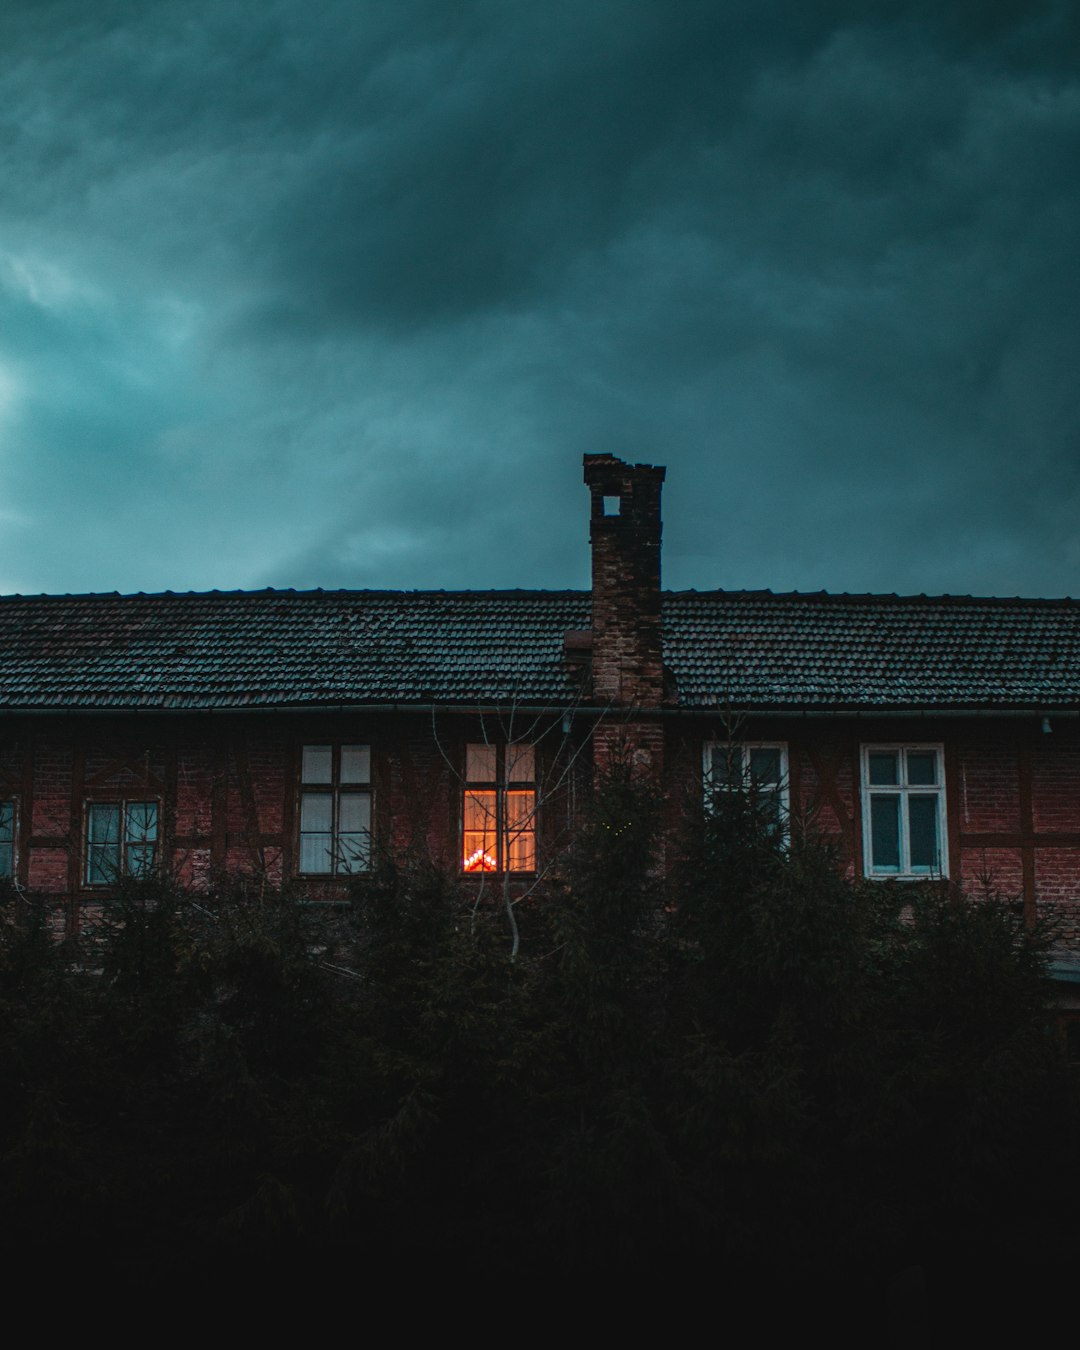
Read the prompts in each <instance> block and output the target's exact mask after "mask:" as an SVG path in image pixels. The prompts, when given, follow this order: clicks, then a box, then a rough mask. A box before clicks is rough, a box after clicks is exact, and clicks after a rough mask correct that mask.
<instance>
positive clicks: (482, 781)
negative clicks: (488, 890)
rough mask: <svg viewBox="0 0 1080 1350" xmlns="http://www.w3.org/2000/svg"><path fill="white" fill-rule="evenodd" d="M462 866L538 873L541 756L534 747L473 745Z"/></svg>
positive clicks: (468, 764) (467, 769)
mask: <svg viewBox="0 0 1080 1350" xmlns="http://www.w3.org/2000/svg"><path fill="white" fill-rule="evenodd" d="M461 815H462V832H461V838H462V845H461V866H462V870H463V871H465V872H535V871H536V752H535V750H534V748H533V746H531V745H522V744H513V745H467V746H466V747H465V792H464V801H463V805H462V813H461Z"/></svg>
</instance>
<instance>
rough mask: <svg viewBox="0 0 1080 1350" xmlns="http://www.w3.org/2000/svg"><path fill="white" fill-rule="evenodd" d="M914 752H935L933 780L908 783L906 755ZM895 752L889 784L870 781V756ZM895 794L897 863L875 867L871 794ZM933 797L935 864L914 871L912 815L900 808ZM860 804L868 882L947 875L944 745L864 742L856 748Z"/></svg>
mask: <svg viewBox="0 0 1080 1350" xmlns="http://www.w3.org/2000/svg"><path fill="white" fill-rule="evenodd" d="M912 751H914V752H915V753H916V754H933V755H934V775H935V781H934V782H933V783H909V782H908V781H907V778H908V769H907V756H908V754H909V753H910V752H912ZM889 753H894V754H896V755H897V757H898V758H897V778H898V780H900V781H898V782H897V783H895V784H892V783H871V782H870V756H871V755H876V754H889ZM875 796H876V797H896V798H898V800H899V802H900V804H901V808H902V809H901V810H900V811H899V814H898V821H899V826H898V843H897V848H898V858H899V866H898V869H897V870H896V871H895V872H888V871H881V870H875V868H874V847H873V842H874V841H873V813H872V799H873V798H874V797H875ZM930 796H933V797H935V798H936V801H937V807H936V810H935V813H934V825H935V830H936V835H937V838H936V845H937V865H936V866H933V867H930V868H927V869H926V870H918V871H916V870H914V869H913V868H912V866H911V817H910V811H909V810H907V809H903V808H904V806H905V805H906V803H907V801H908V800H909V799H910V798H911V797H930ZM859 804H860V808H861V811H862V868H863V876H865V877H867V878H868V879H869V880H871V881H943V880H946V879H947V878H948V876H949V833H948V809H947V800H946V785H945V746H944V744H943V743H942V742H941V741H867V742H864V743H863V744H862V745H860V747H859Z"/></svg>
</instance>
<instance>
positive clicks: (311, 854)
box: [300, 834, 333, 873]
mask: <svg viewBox="0 0 1080 1350" xmlns="http://www.w3.org/2000/svg"><path fill="white" fill-rule="evenodd" d="M332 864H333V835H330V834H302V835H301V836H300V871H301V872H317V873H323V872H330V871H332V870H333V866H332Z"/></svg>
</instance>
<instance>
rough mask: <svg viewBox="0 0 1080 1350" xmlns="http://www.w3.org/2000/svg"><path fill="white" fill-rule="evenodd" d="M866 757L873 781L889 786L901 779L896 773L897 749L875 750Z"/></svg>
mask: <svg viewBox="0 0 1080 1350" xmlns="http://www.w3.org/2000/svg"><path fill="white" fill-rule="evenodd" d="M866 758H867V761H868V763H869V767H870V781H871V783H881V784H884V785H886V786H887V785H890V784H892V783H898V782H899V781H900V779H899V778H898V777H897V774H896V751H895V750H875V751H873V752H872V753H871V754H869V755H867V757H866Z"/></svg>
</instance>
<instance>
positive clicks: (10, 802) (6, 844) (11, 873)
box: [0, 797, 19, 881]
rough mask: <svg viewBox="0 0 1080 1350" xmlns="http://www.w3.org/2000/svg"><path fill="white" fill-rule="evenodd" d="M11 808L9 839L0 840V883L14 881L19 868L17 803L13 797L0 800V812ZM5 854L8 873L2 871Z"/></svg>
mask: <svg viewBox="0 0 1080 1350" xmlns="http://www.w3.org/2000/svg"><path fill="white" fill-rule="evenodd" d="M6 806H10V807H11V838H10V839H7V840H4V839H0V881H3V880H8V881H14V880H15V877H16V875H17V870H16V869H17V868H18V866H19V802H18V799H17V798H15V797H3V798H0V811H2V810H3V808H4V807H6ZM5 852H6V853H7V856H8V858H9V860H10V866H9V869H8V871H6V872H5V871H4V868H3V857H4V854H5Z"/></svg>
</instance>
